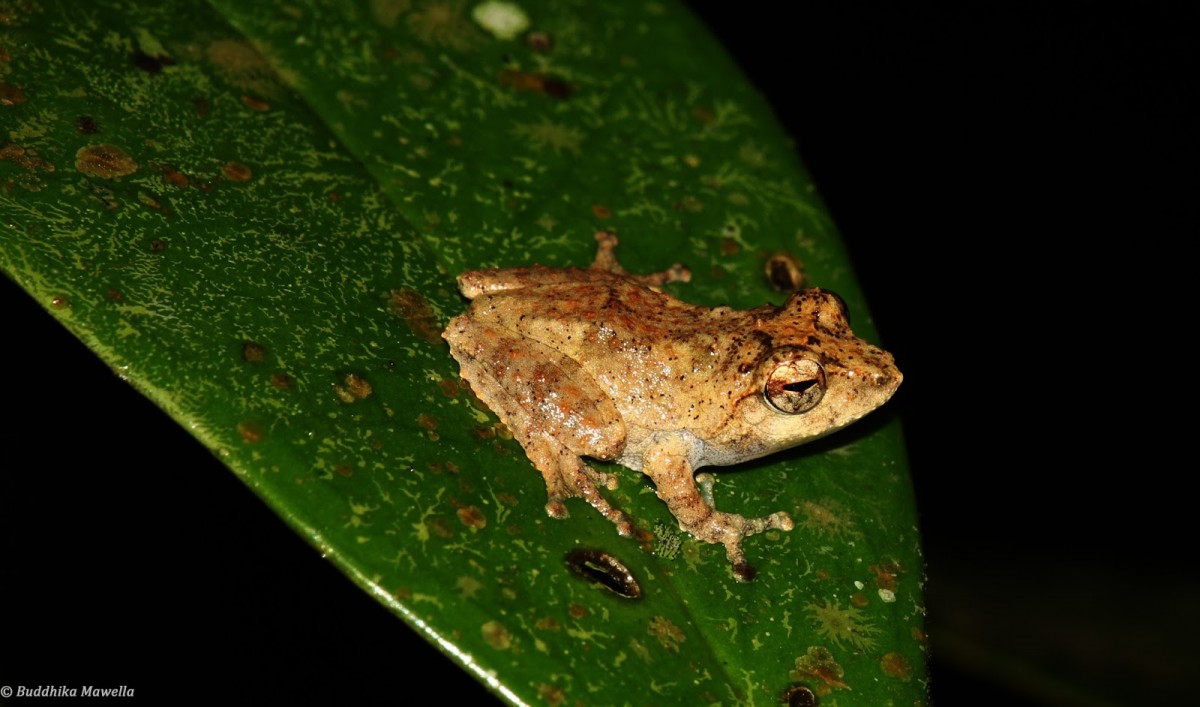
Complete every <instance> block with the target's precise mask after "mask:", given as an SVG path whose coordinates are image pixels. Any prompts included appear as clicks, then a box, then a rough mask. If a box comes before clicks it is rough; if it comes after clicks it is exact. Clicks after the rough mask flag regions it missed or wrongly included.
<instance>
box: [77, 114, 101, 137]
mask: <svg viewBox="0 0 1200 707" xmlns="http://www.w3.org/2000/svg"><path fill="white" fill-rule="evenodd" d="M75 129H76V130H77V131H79V134H80V135H95V134H96V133H98V132H100V123H97V122H96V119H95V118H93V117H92V116H90V115H81V116H79V117H78V118H76V119H75Z"/></svg>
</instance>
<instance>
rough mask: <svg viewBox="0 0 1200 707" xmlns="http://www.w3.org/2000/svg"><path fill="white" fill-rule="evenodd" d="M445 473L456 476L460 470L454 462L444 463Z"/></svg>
mask: <svg viewBox="0 0 1200 707" xmlns="http://www.w3.org/2000/svg"><path fill="white" fill-rule="evenodd" d="M446 471H448V472H450V473H451V474H457V473H458V472H460V471H462V469H460V468H459V466H458V464H455V463H454V462H446Z"/></svg>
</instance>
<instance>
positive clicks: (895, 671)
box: [879, 652, 912, 682]
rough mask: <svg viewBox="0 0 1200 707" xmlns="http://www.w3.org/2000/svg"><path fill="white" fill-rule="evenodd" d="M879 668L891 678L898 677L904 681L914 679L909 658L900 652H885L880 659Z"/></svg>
mask: <svg viewBox="0 0 1200 707" xmlns="http://www.w3.org/2000/svg"><path fill="white" fill-rule="evenodd" d="M879 669H880V670H882V671H883V674H884V675H886V676H888V677H889V678H896V679H897V680H900V681H902V682H908V681H909V680H912V666H911V665H909V663H908V659H907V658H905V657H904V656H902V655H900V654H899V653H895V652H893V653H885V654H884V655H883V657H882V658H880V659H879Z"/></svg>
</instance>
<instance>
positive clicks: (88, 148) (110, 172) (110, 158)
mask: <svg viewBox="0 0 1200 707" xmlns="http://www.w3.org/2000/svg"><path fill="white" fill-rule="evenodd" d="M75 169H77V170H79V171H80V172H82V173H84V174H86V175H87V176H89V177H99V178H101V179H118V178H120V177H128V176H129V175H131V174H133V173H134V172H136V171H137V170H138V164H137V162H134V161H133V158H132V157H130V156H129V155H128V154H127V153H126V152H125V151H124V150H122V149H121V148H119V147H117V146H116V145H107V144H103V143H101V144H98V145H84V146H83V147H81V148H79V151H78V152H76V153H75Z"/></svg>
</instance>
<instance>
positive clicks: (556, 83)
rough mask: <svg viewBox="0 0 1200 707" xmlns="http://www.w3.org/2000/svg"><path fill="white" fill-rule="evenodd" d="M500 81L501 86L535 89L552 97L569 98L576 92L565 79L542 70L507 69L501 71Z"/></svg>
mask: <svg viewBox="0 0 1200 707" xmlns="http://www.w3.org/2000/svg"><path fill="white" fill-rule="evenodd" d="M499 81H500V85H501V86H508V87H510V88H513V89H515V90H517V91H534V92H537V93H541V94H542V95H545V96H549V97H550V98H558V99H563V98H569V97H570V96H571V94H572V93H574V92H575V87H574V86H572V85H571V84H569V83H567V81H566V80H565V79H563V78H561V77H558V76H555V75H553V74H545V73H542V72H540V71H517V70H515V69H505V70H503V71H501V72H500V76H499Z"/></svg>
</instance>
